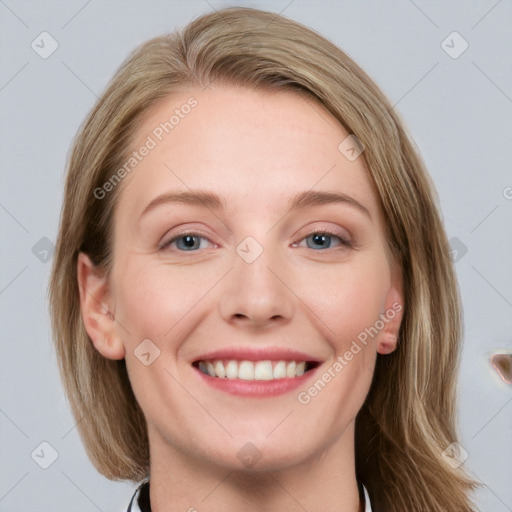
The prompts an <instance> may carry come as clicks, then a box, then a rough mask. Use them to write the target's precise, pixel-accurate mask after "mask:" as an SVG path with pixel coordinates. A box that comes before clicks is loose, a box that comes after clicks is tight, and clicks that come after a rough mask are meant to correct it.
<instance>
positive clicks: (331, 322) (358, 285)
mask: <svg viewBox="0 0 512 512" xmlns="http://www.w3.org/2000/svg"><path fill="white" fill-rule="evenodd" d="M388 288H389V269H388V268H387V265H385V264H383V263H382V262H381V261H379V260H373V261H369V260H365V259H361V260H360V261H358V262H357V264H353V265H347V266H340V268H338V269H337V270H336V271H333V270H332V268H330V269H326V270H325V271H322V272H316V273H315V274H312V275H310V276H309V277H307V278H305V279H304V280H303V292H302V293H301V297H304V303H305V304H306V305H307V307H308V308H309V309H311V310H312V311H314V312H315V316H316V317H317V319H318V320H319V322H318V325H321V324H323V332H324V335H325V337H326V338H327V339H328V340H330V341H331V343H332V344H333V345H334V346H335V348H336V349H340V350H341V349H344V347H345V345H346V344H347V343H350V342H351V341H352V340H354V339H356V338H357V336H358V335H359V334H360V333H361V332H363V331H364V330H365V329H366V328H370V327H371V326H373V325H374V324H375V322H376V321H377V320H378V319H379V315H380V314H381V313H382V311H383V307H384V301H385V296H386V292H387V289H388ZM337 351H338V350H337Z"/></svg>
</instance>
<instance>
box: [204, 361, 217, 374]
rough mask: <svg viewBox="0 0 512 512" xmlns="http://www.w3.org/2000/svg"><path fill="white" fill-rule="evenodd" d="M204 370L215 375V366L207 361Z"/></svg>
mask: <svg viewBox="0 0 512 512" xmlns="http://www.w3.org/2000/svg"><path fill="white" fill-rule="evenodd" d="M206 371H207V372H208V375H211V376H212V377H215V368H214V366H213V364H212V363H210V362H209V361H208V362H207V363H206Z"/></svg>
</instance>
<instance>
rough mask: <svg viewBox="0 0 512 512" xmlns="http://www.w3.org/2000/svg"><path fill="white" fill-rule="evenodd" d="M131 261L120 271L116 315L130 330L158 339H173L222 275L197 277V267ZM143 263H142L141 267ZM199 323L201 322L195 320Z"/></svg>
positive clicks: (204, 274) (218, 272)
mask: <svg viewBox="0 0 512 512" xmlns="http://www.w3.org/2000/svg"><path fill="white" fill-rule="evenodd" d="M143 260H144V258H143V257H141V258H140V262H137V261H136V259H135V261H132V262H130V264H129V265H127V266H125V267H124V269H123V270H122V271H121V272H120V279H118V281H117V283H118V285H117V286H116V316H117V317H118V318H119V319H120V321H121V322H123V325H126V328H127V330H128V331H130V332H131V333H133V334H137V335H139V336H143V337H150V338H151V337H154V338H155V339H156V340H162V341H163V340H164V338H165V339H166V340H167V343H168V341H169V340H172V339H173V338H174V336H172V332H173V331H175V332H176V331H181V330H182V329H183V327H184V326H185V325H186V324H187V323H188V322H187V319H188V316H189V315H190V314H191V312H197V311H199V309H200V308H197V307H196V306H197V305H198V304H199V303H200V302H201V301H202V299H204V298H205V296H206V295H207V294H208V292H209V290H210V289H212V288H213V287H214V286H215V284H216V282H217V281H218V280H219V276H220V277H222V273H221V272H220V271H218V270H215V271H210V272H208V271H207V272H204V273H201V275H198V271H197V267H194V266H192V265H191V266H182V267H178V268H172V267H165V265H163V264H162V263H160V262H155V263H153V262H151V263H148V262H147V261H143ZM138 263H140V264H138ZM196 320H198V319H196Z"/></svg>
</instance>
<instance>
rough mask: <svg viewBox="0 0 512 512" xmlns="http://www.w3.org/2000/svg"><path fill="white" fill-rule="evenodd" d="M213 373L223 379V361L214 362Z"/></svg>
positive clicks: (224, 374)
mask: <svg viewBox="0 0 512 512" xmlns="http://www.w3.org/2000/svg"><path fill="white" fill-rule="evenodd" d="M214 368H215V375H216V376H217V377H220V378H221V379H223V378H224V377H225V376H226V372H225V371H224V363H223V362H222V361H217V362H216V363H215V366H214Z"/></svg>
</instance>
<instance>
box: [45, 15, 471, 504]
mask: <svg viewBox="0 0 512 512" xmlns="http://www.w3.org/2000/svg"><path fill="white" fill-rule="evenodd" d="M214 81H215V82H218V83H226V84H231V85H236V86H240V87H249V88H253V89H260V90H267V91H276V90H283V91H292V92H294V91H295V92H297V93H301V94H306V95H308V96H309V97H311V98H315V99H316V100H319V101H320V102H321V103H322V104H323V105H324V106H325V108H326V109H327V110H328V111H329V112H330V113H331V114H332V115H333V116H334V117H335V118H336V119H337V120H338V121H339V123H340V124H341V125H343V126H344V127H345V128H346V129H347V130H348V132H349V133H351V134H354V135H355V136H356V137H357V138H358V139H359V140H360V141H361V142H362V144H363V145H364V147H365V152H364V159H365V161H366V164H367V167H368V170H369V175H370V178H371V180H372V182H373V184H374V186H375V189H376V190H377V193H378V196H379V200H380V206H381V208H382V211H383V214H384V218H385V225H386V236H387V242H388V248H389V250H390V252H391V254H392V256H393V259H394V260H395V262H396V263H397V264H398V266H399V267H400V268H401V270H402V277H403V283H404V317H403V321H402V325H401V328H400V333H399V343H398V348H397V350H396V351H395V352H394V353H392V354H390V355H386V356H380V355H379V356H378V358H377V363H376V368H375V375H374V379H373V382H372V386H371V389H370V392H369V394H368V396H367V399H366V401H365V403H364V405H363V407H362V409H361V411H360V412H359V414H358V417H357V420H356V471H357V477H358V479H359V480H360V481H362V482H363V483H364V485H365V486H366V487H367V489H368V491H369V493H370V496H371V498H372V504H373V506H374V509H376V510H379V511H381V510H382V511H388V510H389V511H391V510H393V511H395V512H398V511H402V512H406V511H407V512H411V511H414V512H436V511H438V512H441V511H442V512H449V511H454V512H455V511H456V512H465V511H470V510H472V508H473V507H472V504H471V502H470V500H469V498H468V495H469V491H471V490H472V489H473V487H474V483H473V482H472V481H471V480H470V479H469V478H468V477H467V476H466V474H465V473H464V471H463V469H462V468H457V469H453V468H452V467H451V466H450V465H449V464H447V463H446V462H445V458H444V457H443V451H444V450H445V449H446V448H447V447H448V446H449V445H450V444H451V443H452V442H455V441H456V439H457V433H456V429H455V410H456V405H455V399H456V396H455V384H456V376H457V367H458V362H459V351H460V340H461V314H460V300H459V296H458V290H457V284H456V280H455V277H454V270H453V265H452V261H451V257H450V252H449V247H448V242H447V239H446V235H445V232H444V229H443V226H442V222H441V220H440V216H439V213H438V207H437V204H436V202H437V199H436V197H435V194H434V191H433V190H434V189H433V186H432V183H431V182H430V180H429V177H428V174H427V172H426V170H425V168H424V165H423V163H422V161H421V159H420V157H419V156H418V154H417V152H416V150H415V148H414V146H413V144H412V143H411V141H410V140H409V138H408V136H407V134H406V132H405V130H404V127H403V125H402V122H401V121H400V119H399V118H398V116H397V114H396V112H395V111H394V110H393V108H392V106H391V104H390V102H389V101H388V100H387V98H386V97H385V96H384V95H383V94H382V93H381V92H380V90H379V89H378V88H377V86H376V85H375V84H374V83H373V81H372V80H371V79H370V78H369V77H368V76H367V75H366V73H365V72H364V71H363V70H362V69H361V68H360V67H359V66H358V65H357V64H355V63H354V61H352V60H351V59H350V58H349V57H348V56H347V55H346V54H345V53H344V52H343V51H342V50H340V49H339V48H338V47H337V46H335V45H334V44H332V43H330V42H329V41H327V40H326V39H325V38H323V37H322V36H320V35H319V34H317V33H316V32H314V31H312V30H310V29H308V28H306V27H304V26H302V25H300V24H298V23H296V22H294V21H292V20H288V19H286V18H284V17H282V16H279V15H276V14H273V13H270V12H264V11H260V10H255V9H249V8H228V9H224V10H221V11H218V12H215V13H213V14H208V15H204V16H201V17H199V18H198V19H196V20H194V21H192V22H191V23H190V24H189V25H188V26H186V27H185V28H184V29H182V30H180V31H178V32H175V33H172V34H170V35H166V36H161V37H157V38H155V39H152V40H150V41H148V42H146V43H145V44H143V45H142V46H140V47H139V48H138V49H136V50H135V51H134V52H133V53H132V54H131V55H130V56H129V57H128V59H127V60H126V61H125V62H124V63H123V65H122V66H121V68H120V69H119V70H118V71H117V73H116V74H115V76H114V77H113V79H112V81H111V82H110V84H109V85H108V87H107V89H106V91H105V92H104V94H103V95H102V96H101V98H100V99H99V100H98V102H97V104H96V105H95V107H94V108H93V110H92V111H91V113H90V115H89V116H88V118H87V119H86V121H85V122H84V124H83V125H82V127H81V128H80V131H79V133H78V135H77V137H76V139H75V141H74V145H73V149H72V153H71V156H70V160H69V166H68V170H67V181H66V185H65V195H64V204H63V209H62V214H61V223H60V229H59V234H58V240H57V247H56V254H55V257H54V260H53V268H52V276H51V282H50V287H49V294H50V307H51V315H52V327H53V333H54V339H55V344H56V351H57V356H58V360H59V364H60V370H61V375H62V378H63V382H64V386H65V389H66V392H67V394H68V397H69V400H70V403H71V406H72V410H73V413H74V415H75V418H76V421H77V422H78V430H79V433H80V435H81V437H82V440H83V442H84V445H85V448H86V450H87V453H88V455H89V457H90V459H91V461H92V462H93V464H94V465H95V466H96V468H97V469H98V471H100V472H101V473H102V474H103V475H105V476H106V477H108V478H110V479H129V480H134V481H137V480H141V479H143V478H145V477H147V476H148V475H149V468H150V461H149V446H148V437H147V430H146V422H145V419H144V416H143V413H142V410H141V409H140V407H139V405H138V404H137V401H136V399H135V397H134V394H133V391H132V388H131V386H130V382H129V379H128V375H127V371H126V366H125V362H124V360H122V361H112V360H109V359H106V358H104V357H102V356H101V355H100V354H99V352H97V351H96V350H95V349H94V347H93V345H92V342H91V340H90V339H89V337H88V335H87V332H86V330H85V328H84V325H83V322H82V319H81V315H80V302H79V289H78V282H77V258H78V254H79V252H81V251H83V252H85V253H87V254H88V255H89V257H90V258H91V260H92V262H93V263H94V264H95V265H96V266H98V267H100V268H102V269H104V270H105V271H107V272H108V271H109V270H110V269H111V266H112V252H111V249H112V247H111V242H112V228H113V226H112V222H113V212H114V209H115V206H116V202H117V199H118V196H119V191H120V190H121V187H115V188H114V190H112V191H111V192H110V193H109V194H107V195H106V196H105V197H102V198H98V197H97V195H98V194H95V190H97V189H98V187H101V186H102V185H103V184H104V183H105V182H107V181H108V180H109V179H110V178H111V177H112V176H113V174H114V173H115V172H116V170H118V169H120V168H121V167H122V165H123V162H125V161H126V160H127V155H128V154H129V151H130V145H131V142H132V141H133V138H134V136H135V134H136V132H137V127H138V126H139V125H140V122H141V119H142V117H143V115H144V113H145V112H146V111H147V110H148V108H149V107H150V106H152V105H153V104H154V103H155V102H156V101H158V100H159V99H161V98H163V97H166V96H169V95H171V94H172V93H173V92H174V91H178V90H183V89H184V88H186V87H187V86H197V85H200V86H207V85H208V84H209V83H211V82H214Z"/></svg>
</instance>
